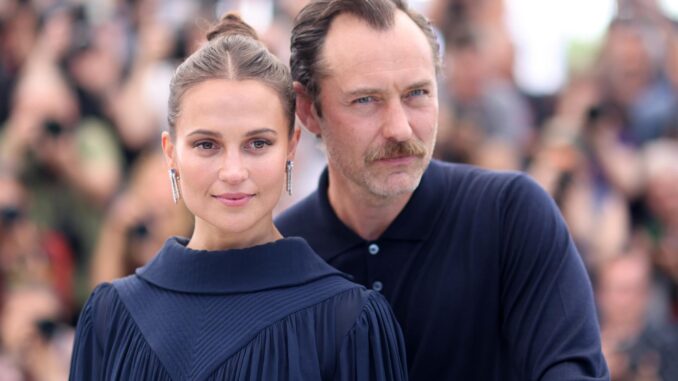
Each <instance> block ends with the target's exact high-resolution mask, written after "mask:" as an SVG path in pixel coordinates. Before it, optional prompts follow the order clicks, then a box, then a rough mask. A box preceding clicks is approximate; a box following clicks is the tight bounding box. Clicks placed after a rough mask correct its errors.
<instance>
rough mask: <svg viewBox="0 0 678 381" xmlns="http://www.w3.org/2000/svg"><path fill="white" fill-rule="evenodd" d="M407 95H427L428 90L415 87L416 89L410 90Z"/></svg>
mask: <svg viewBox="0 0 678 381" xmlns="http://www.w3.org/2000/svg"><path fill="white" fill-rule="evenodd" d="M407 95H408V96H410V97H419V96H422V95H428V91H427V90H424V89H416V90H412V91H410V92H409V94H407Z"/></svg>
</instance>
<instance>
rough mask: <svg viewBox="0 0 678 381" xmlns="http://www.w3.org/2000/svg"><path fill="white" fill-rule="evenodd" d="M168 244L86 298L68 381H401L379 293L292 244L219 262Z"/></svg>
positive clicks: (180, 243) (230, 254) (397, 351)
mask: <svg viewBox="0 0 678 381" xmlns="http://www.w3.org/2000/svg"><path fill="white" fill-rule="evenodd" d="M186 243H187V241H186V240H185V239H179V238H173V239H170V240H168V241H167V242H166V243H165V245H164V247H163V248H162V250H161V251H160V252H159V253H158V255H157V256H156V257H155V258H154V260H153V261H151V262H150V263H149V264H147V265H146V266H144V267H142V268H140V269H138V270H137V271H136V274H135V275H132V276H129V277H126V278H123V279H120V280H116V281H114V282H113V283H112V284H104V285H101V286H99V287H97V289H95V291H94V292H93V294H92V296H91V297H90V299H89V300H88V302H87V304H86V305H85V307H84V309H83V312H82V314H81V317H80V320H79V322H78V329H77V335H76V342H75V348H74V354H73V361H72V365H71V380H354V379H359V380H406V379H407V373H406V358H405V351H404V342H403V338H402V334H401V332H400V329H399V327H398V325H397V323H395V318H394V317H393V315H392V311H391V309H390V307H389V306H388V304H387V303H386V301H385V300H384V299H383V297H382V296H381V295H379V294H378V293H375V292H372V291H369V290H366V289H365V288H364V287H362V286H359V285H357V284H355V283H352V282H350V281H348V280H347V279H346V277H345V275H344V274H342V273H340V272H339V271H337V270H335V269H334V268H332V267H330V266H329V265H327V264H326V263H325V262H324V261H323V260H322V259H320V258H319V257H318V256H317V255H316V254H315V253H314V252H313V251H312V250H311V248H310V247H309V246H308V244H306V242H305V241H304V240H302V239H299V238H288V239H283V240H279V241H276V242H274V243H270V244H266V245H261V246H256V247H253V248H249V249H243V250H228V251H221V252H213V251H212V252H207V251H196V250H191V249H188V248H186Z"/></svg>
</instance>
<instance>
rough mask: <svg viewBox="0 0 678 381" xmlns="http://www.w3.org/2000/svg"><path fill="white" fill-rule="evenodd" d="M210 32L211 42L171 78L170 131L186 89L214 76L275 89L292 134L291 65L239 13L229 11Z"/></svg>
mask: <svg viewBox="0 0 678 381" xmlns="http://www.w3.org/2000/svg"><path fill="white" fill-rule="evenodd" d="M206 36H207V43H206V44H205V45H203V46H202V47H201V48H200V49H198V50H197V51H195V52H194V53H193V54H191V55H190V56H189V57H188V58H186V60H184V62H183V63H181V65H179V67H177V69H176V71H175V72H174V76H173V77H172V80H171V82H170V96H169V112H168V116H167V121H168V123H169V127H170V134H171V135H172V136H174V132H175V125H176V122H177V119H178V118H179V115H180V113H181V101H182V98H183V96H184V94H185V93H186V91H188V90H189V89H190V88H192V87H193V86H195V85H197V84H199V83H201V82H204V81H207V80H210V79H228V80H235V81H244V80H255V81H259V82H262V83H263V84H265V85H266V86H269V87H270V88H271V89H273V90H274V91H275V92H276V94H278V97H279V98H280V101H281V103H282V105H283V110H284V111H285V114H286V117H287V120H288V123H289V125H288V127H289V136H292V132H293V131H294V111H295V95H294V90H293V88H292V77H291V75H290V71H289V68H288V67H287V66H286V65H285V64H284V63H282V62H281V61H280V60H279V59H278V58H277V57H276V56H275V55H273V53H271V52H270V51H269V50H268V49H267V48H266V46H264V44H263V43H262V42H261V41H259V38H258V36H257V33H256V31H255V30H254V29H253V28H252V27H251V26H249V25H248V24H247V23H245V22H244V21H243V20H242V19H241V18H240V17H239V16H238V15H236V14H235V13H226V14H225V15H224V16H223V17H222V18H221V20H219V22H218V23H217V24H216V25H214V26H212V28H211V29H210V30H209V31H208V32H207V35H206ZM234 96H237V94H234ZM262 107H266V105H262Z"/></svg>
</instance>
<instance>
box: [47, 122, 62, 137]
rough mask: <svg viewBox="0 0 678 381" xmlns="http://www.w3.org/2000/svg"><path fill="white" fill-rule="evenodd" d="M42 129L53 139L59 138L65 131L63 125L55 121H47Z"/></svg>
mask: <svg viewBox="0 0 678 381" xmlns="http://www.w3.org/2000/svg"><path fill="white" fill-rule="evenodd" d="M42 127H43V130H44V131H45V133H47V135H48V136H51V137H57V136H59V135H61V133H62V132H63V131H64V128H63V127H62V126H61V124H60V123H59V122H57V121H54V120H47V121H45V123H44V124H43V125H42Z"/></svg>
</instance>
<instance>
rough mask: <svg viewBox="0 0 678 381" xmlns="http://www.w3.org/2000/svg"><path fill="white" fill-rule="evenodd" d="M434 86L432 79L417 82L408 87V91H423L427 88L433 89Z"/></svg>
mask: <svg viewBox="0 0 678 381" xmlns="http://www.w3.org/2000/svg"><path fill="white" fill-rule="evenodd" d="M432 86H433V81H431V80H430V79H422V80H421V81H417V82H415V83H413V84H411V85H409V86H407V88H406V90H414V89H421V88H427V87H432Z"/></svg>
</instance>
